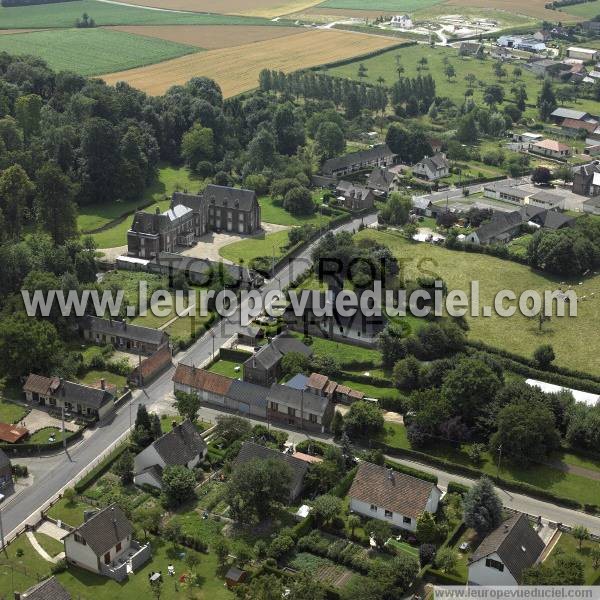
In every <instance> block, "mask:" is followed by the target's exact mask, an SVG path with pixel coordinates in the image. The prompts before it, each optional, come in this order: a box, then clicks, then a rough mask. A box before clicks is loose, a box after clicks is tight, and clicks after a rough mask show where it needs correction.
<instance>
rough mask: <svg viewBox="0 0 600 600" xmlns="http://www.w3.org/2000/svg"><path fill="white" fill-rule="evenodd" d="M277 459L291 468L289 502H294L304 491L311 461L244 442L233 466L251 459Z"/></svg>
mask: <svg viewBox="0 0 600 600" xmlns="http://www.w3.org/2000/svg"><path fill="white" fill-rule="evenodd" d="M257 460H258V461H262V460H276V461H280V462H282V463H284V464H286V465H287V466H288V467H289V469H290V475H291V478H290V483H289V502H290V504H291V503H293V502H294V501H295V500H296V498H298V496H300V494H301V493H302V489H303V487H304V477H305V476H306V472H307V471H308V466H309V463H307V462H306V461H304V460H300V459H299V458H294V457H293V456H291V455H290V454H286V453H283V452H278V451H277V450H273V449H271V448H267V447H266V446H261V445H260V444H256V443H254V442H244V443H243V444H242V447H241V448H240V451H239V453H238V455H237V456H236V458H235V460H234V461H233V468H234V469H235V468H236V467H238V466H240V465H245V464H246V463H249V462H251V461H257Z"/></svg>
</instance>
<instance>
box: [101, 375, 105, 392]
mask: <svg viewBox="0 0 600 600" xmlns="http://www.w3.org/2000/svg"><path fill="white" fill-rule="evenodd" d="M100 389H102V390H105V389H106V379H104V377H103V378H102V379H100Z"/></svg>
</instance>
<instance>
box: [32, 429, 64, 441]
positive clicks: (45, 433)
mask: <svg viewBox="0 0 600 600" xmlns="http://www.w3.org/2000/svg"><path fill="white" fill-rule="evenodd" d="M70 434H71V432H70V431H65V435H66V437H69V435H70ZM50 436H52V437H53V438H54V441H56V442H60V441H62V439H63V436H62V431H61V430H60V429H59V428H58V427H44V428H42V429H38V430H37V431H36V432H35V433H32V434H31V436H29V439H28V440H27V441H28V442H29V443H30V444H47V443H48V442H49V441H50V439H49V438H50Z"/></svg>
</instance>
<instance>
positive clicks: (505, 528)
mask: <svg viewBox="0 0 600 600" xmlns="http://www.w3.org/2000/svg"><path fill="white" fill-rule="evenodd" d="M504 533H508V525H506V523H505V524H504Z"/></svg>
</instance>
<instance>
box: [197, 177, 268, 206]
mask: <svg viewBox="0 0 600 600" xmlns="http://www.w3.org/2000/svg"><path fill="white" fill-rule="evenodd" d="M204 197H205V198H206V199H207V200H208V203H209V204H214V205H215V206H222V207H224V206H228V207H230V208H239V209H240V210H247V211H248V210H252V208H253V207H254V205H255V204H256V203H257V199H256V192H255V191H253V190H244V189H239V188H233V187H226V186H223V185H214V184H212V183H211V184H209V185H207V186H206V189H205V190H204Z"/></svg>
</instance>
